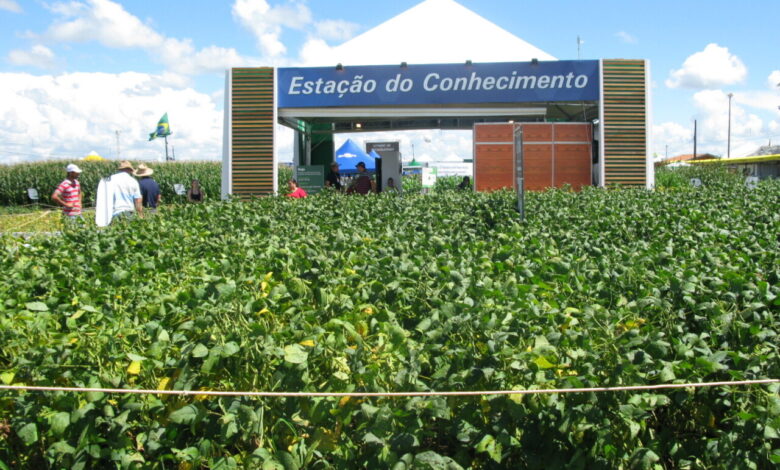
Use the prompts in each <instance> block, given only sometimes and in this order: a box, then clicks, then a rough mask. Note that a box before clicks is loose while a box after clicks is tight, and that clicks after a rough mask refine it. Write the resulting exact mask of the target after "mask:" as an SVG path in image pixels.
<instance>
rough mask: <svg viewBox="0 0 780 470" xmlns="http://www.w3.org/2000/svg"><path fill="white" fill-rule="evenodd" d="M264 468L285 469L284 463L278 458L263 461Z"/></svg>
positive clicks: (269, 469) (272, 469) (263, 469)
mask: <svg viewBox="0 0 780 470" xmlns="http://www.w3.org/2000/svg"><path fill="white" fill-rule="evenodd" d="M262 470H284V465H282V464H280V463H279V462H277V461H276V460H266V461H265V462H263V467H262Z"/></svg>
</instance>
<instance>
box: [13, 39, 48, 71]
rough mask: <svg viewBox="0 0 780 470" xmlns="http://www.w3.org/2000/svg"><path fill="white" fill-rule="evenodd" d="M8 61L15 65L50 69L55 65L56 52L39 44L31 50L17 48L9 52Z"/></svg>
mask: <svg viewBox="0 0 780 470" xmlns="http://www.w3.org/2000/svg"><path fill="white" fill-rule="evenodd" d="M8 61H9V62H11V63H12V64H13V65H19V66H31V67H38V68H42V69H48V68H51V67H52V66H53V65H54V53H53V52H52V51H51V49H49V48H48V47H46V46H41V45H40V44H38V45H35V46H33V47H32V48H31V49H30V50H29V51H22V50H19V49H16V50H13V51H11V52H9V53H8Z"/></svg>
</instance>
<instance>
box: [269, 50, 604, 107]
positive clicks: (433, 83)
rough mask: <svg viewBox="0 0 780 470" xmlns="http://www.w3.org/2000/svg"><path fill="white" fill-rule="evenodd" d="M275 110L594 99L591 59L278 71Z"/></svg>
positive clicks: (596, 65)
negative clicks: (276, 105) (276, 107)
mask: <svg viewBox="0 0 780 470" xmlns="http://www.w3.org/2000/svg"><path fill="white" fill-rule="evenodd" d="M277 72H278V73H277V85H278V86H277V89H278V106H279V107H280V108H301V107H305V108H318V107H326V106H391V105H423V104H470V103H539V102H548V101H595V100H598V99H599V63H598V61H596V60H560V61H549V62H536V63H533V62H504V63H485V64H476V63H475V64H423V65H415V64H412V65H408V66H398V65H378V66H354V67H350V66H345V67H341V68H340V70H339V69H337V68H336V67H310V68H302V67H301V68H279V69H277Z"/></svg>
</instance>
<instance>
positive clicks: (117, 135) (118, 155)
mask: <svg viewBox="0 0 780 470" xmlns="http://www.w3.org/2000/svg"><path fill="white" fill-rule="evenodd" d="M114 132H115V133H116V159H117V160H119V159H120V158H119V157H120V156H121V153H120V152H119V131H114Z"/></svg>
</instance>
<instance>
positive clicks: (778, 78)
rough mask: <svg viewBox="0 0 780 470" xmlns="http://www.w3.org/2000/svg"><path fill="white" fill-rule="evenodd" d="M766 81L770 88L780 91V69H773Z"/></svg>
mask: <svg viewBox="0 0 780 470" xmlns="http://www.w3.org/2000/svg"><path fill="white" fill-rule="evenodd" d="M766 83H767V85H768V86H769V88H770V89H772V90H778V91H780V70H774V71H772V73H770V74H769V77H767V79H766Z"/></svg>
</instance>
